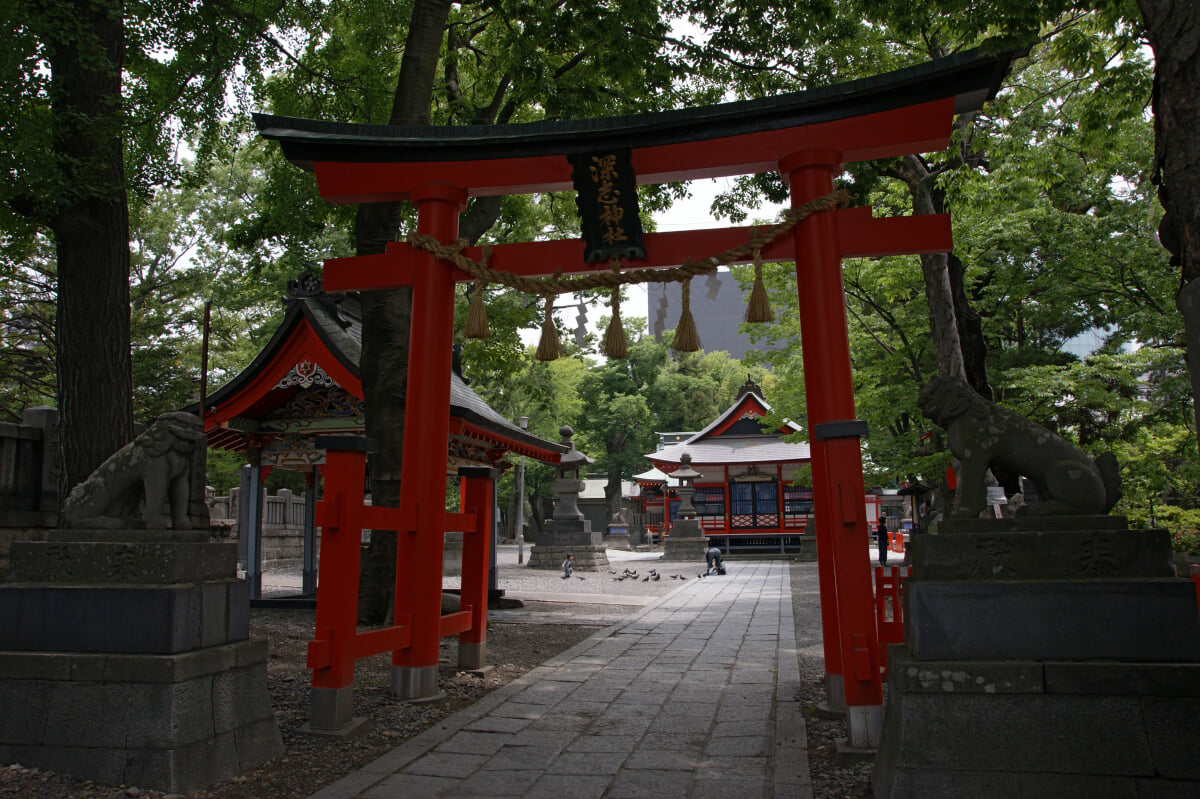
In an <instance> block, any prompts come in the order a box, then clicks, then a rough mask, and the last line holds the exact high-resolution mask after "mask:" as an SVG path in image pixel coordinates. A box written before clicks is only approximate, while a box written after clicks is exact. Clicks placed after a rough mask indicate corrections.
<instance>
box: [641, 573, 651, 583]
mask: <svg viewBox="0 0 1200 799" xmlns="http://www.w3.org/2000/svg"><path fill="white" fill-rule="evenodd" d="M642 582H643V583H647V582H650V575H648V574H647V575H646V576H645V577H643V578H642Z"/></svg>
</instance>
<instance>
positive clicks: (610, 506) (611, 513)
mask: <svg viewBox="0 0 1200 799" xmlns="http://www.w3.org/2000/svg"><path fill="white" fill-rule="evenodd" d="M620 509H621V465H620V464H619V463H616V462H610V463H609V467H608V483H607V484H606V485H605V486H604V522H605V524H607V523H608V522H610V521H612V519H613V518H614V517H615V516H616V515H617V511H619V510H620Z"/></svg>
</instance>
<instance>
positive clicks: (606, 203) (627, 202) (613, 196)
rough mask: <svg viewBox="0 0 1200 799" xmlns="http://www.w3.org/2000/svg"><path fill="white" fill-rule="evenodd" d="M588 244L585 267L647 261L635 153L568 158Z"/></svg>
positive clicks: (603, 153)
mask: <svg viewBox="0 0 1200 799" xmlns="http://www.w3.org/2000/svg"><path fill="white" fill-rule="evenodd" d="M567 160H568V161H570V163H571V167H572V173H571V179H572V181H573V182H574V183H575V203H576V205H577V206H578V207H579V218H580V220H581V222H582V225H581V227H582V229H583V242H584V255H583V261H584V263H589V264H590V263H593V262H595V261H607V260H608V259H610V258H645V257H646V249H645V248H644V247H643V246H642V220H641V217H639V216H638V201H637V182H636V181H635V180H634V177H635V176H634V173H633V151H632V150H629V149H623V150H612V151H609V152H599V153H582V154H576V155H568V156H567Z"/></svg>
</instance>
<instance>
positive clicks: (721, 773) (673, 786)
mask: <svg viewBox="0 0 1200 799" xmlns="http://www.w3.org/2000/svg"><path fill="white" fill-rule="evenodd" d="M728 565H729V574H728V575H726V576H724V577H709V578H705V579H703V580H700V579H696V578H692V579H690V580H688V581H687V582H685V583H682V584H681V585H680V587H679V588H677V589H676V590H674V591H672V592H671V593H669V594H667V595H665V596H663V597H660V598H658V599H656V600H655V601H654V602H652V603H651V604H649V605H647V606H646V607H644V608H642V609H640V610H639V611H637V612H636V613H635V614H633V615H631V616H630V617H629V618H628V619H627V620H625V621H623V622H621V623H619V624H616V625H613V626H612V627H609V628H607V629H605V630H603V631H601V632H599V633H597V634H596V635H595V636H593V637H591V638H590V639H588V640H587V641H584V642H583V643H581V644H579V645H577V646H575V647H573V648H572V649H570V650H568V651H566V652H564V653H562V654H561V655H559V656H558V657H556V658H554V659H552V660H550V661H547V662H546V663H545V664H543V665H542V666H540V667H538V668H537V669H534V670H533V671H530V672H528V673H527V674H525V675H523V676H522V677H521V678H519V679H517V680H514V681H513V682H511V683H509V684H508V685H506V686H504V687H502V688H500V689H498V690H496V691H494V692H492V693H491V694H489V695H488V696H486V697H484V698H483V699H482V700H480V701H479V702H477V703H475V704H474V705H472V706H471V707H470V708H467V709H465V710H463V711H461V712H459V713H457V714H455V715H453V716H451V717H449V718H448V719H446V720H445V721H443V722H441V723H440V724H438V725H437V726H436V727H433V728H431V729H429V730H427V731H426V732H424V733H422V734H421V735H419V736H417V737H416V738H413V739H412V740H410V741H407V742H406V743H404V744H403V745H401V746H400V747H399V748H397V749H395V750H393V751H392V752H390V753H388V754H386V755H384V756H383V757H381V758H379V759H378V760H376V761H375V762H374V763H371V764H369V765H367V766H366V767H364V768H362V769H360V770H359V771H356V772H354V773H352V774H350V775H348V776H346V777H345V778H343V779H342V780H340V781H338V782H336V783H333V784H332V785H329V786H327V787H326V788H325V789H323V790H321V791H319V792H318V793H316V794H314V795H313V796H312V797H311V799H351V798H352V797H362V799H385V798H391V797H396V798H397V799H401V798H403V799H421V798H422V797H470V796H480V797H504V796H520V797H529V798H531V799H532V798H534V797H552V798H553V799H589V798H592V797H594V798H595V799H600V798H601V797H603V798H604V799H636V798H639V797H653V799H675V798H676V797H686V798H687V799H703V798H704V797H714V798H715V799H716V798H719V799H749V798H750V797H780V799H782V798H783V797H788V799H792V798H795V799H806V798H807V799H811V797H812V788H811V783H810V781H809V774H808V760H807V751H806V748H805V746H806V740H805V728H804V719H803V716H802V715H801V709H800V705H799V703H797V702H796V701H794V696H795V694H796V689H797V687H798V685H799V681H800V673H799V669H798V667H797V663H796V634H795V624H794V619H793V616H792V602H791V587H790V581H789V575H788V565H789V564H788V563H787V562H786V561H761V562H752V561H732V562H730V563H729V564H728ZM814 612H815V609H814Z"/></svg>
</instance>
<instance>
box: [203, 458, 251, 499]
mask: <svg viewBox="0 0 1200 799" xmlns="http://www.w3.org/2000/svg"><path fill="white" fill-rule="evenodd" d="M245 463H246V458H245V456H243V455H241V454H240V453H237V452H230V451H229V450H227V449H213V448H212V447H209V449H208V485H210V486H212V487H213V488H214V489H215V490H216V492H217V496H219V497H221V496H225V495H226V494H228V493H229V489H231V488H237V487H238V486H239V485H241V469H242V466H243V465H245Z"/></svg>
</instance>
